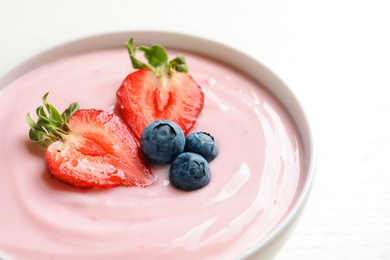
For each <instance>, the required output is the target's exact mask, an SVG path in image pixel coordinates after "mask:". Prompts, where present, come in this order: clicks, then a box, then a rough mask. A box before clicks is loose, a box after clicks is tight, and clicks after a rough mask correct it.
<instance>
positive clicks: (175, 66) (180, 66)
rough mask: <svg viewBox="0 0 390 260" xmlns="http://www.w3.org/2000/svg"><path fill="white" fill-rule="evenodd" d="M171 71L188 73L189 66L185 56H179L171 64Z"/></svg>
mask: <svg viewBox="0 0 390 260" xmlns="http://www.w3.org/2000/svg"><path fill="white" fill-rule="evenodd" d="M169 68H170V70H176V71H179V72H186V73H187V72H188V68H187V64H186V61H185V59H184V56H183V55H180V56H177V57H176V58H174V59H173V60H171V61H170V62H169Z"/></svg>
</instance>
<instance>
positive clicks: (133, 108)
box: [117, 39, 204, 138]
mask: <svg viewBox="0 0 390 260" xmlns="http://www.w3.org/2000/svg"><path fill="white" fill-rule="evenodd" d="M126 46H127V49H128V51H129V54H130V58H131V61H132V64H133V67H134V68H135V69H137V70H136V71H135V72H133V73H131V74H129V75H128V76H127V77H126V78H125V80H124V81H123V83H122V85H121V86H120V88H119V89H118V91H117V102H118V105H119V109H120V111H121V113H122V115H123V118H124V119H125V121H126V123H127V124H128V126H129V127H130V129H131V130H132V131H133V132H134V134H135V135H136V136H137V137H138V138H139V137H140V136H141V134H142V131H143V130H144V128H145V127H146V126H147V125H148V124H150V123H151V122H153V121H156V120H161V119H165V120H171V121H173V122H175V123H176V124H178V125H179V126H180V127H181V128H182V129H183V131H184V133H185V134H188V132H189V130H190V129H191V128H192V127H193V125H194V124H195V122H196V119H197V117H198V115H199V113H200V111H201V110H202V108H203V102H204V94H203V92H202V89H201V87H200V86H199V85H198V84H197V83H196V82H195V81H194V80H193V79H192V77H191V76H190V75H189V74H188V70H187V66H186V63H185V60H184V57H183V56H178V57H177V58H175V59H173V60H172V61H170V62H168V55H167V53H166V50H165V49H164V48H163V47H162V46H160V45H153V46H152V47H147V46H138V48H137V49H139V50H141V51H143V52H144V53H145V58H146V59H147V60H148V61H149V64H145V63H142V62H141V61H139V60H137V59H136V58H135V52H136V48H135V47H134V42H133V39H130V40H129V42H128V43H127V45H126Z"/></svg>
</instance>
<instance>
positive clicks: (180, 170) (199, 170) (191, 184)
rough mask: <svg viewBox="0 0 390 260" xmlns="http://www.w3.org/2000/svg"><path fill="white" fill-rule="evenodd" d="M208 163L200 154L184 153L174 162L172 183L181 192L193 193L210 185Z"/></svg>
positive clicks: (171, 170)
mask: <svg viewBox="0 0 390 260" xmlns="http://www.w3.org/2000/svg"><path fill="white" fill-rule="evenodd" d="M210 178H211V175H210V169H209V165H208V162H207V161H206V159H204V158H203V157H202V156H200V155H199V154H195V153H188V152H186V153H182V154H180V155H179V156H177V157H176V159H175V160H174V161H173V162H172V165H171V168H170V170H169V179H170V181H171V183H172V184H173V185H174V186H175V187H176V188H179V189H181V190H185V191H192V190H197V189H200V188H203V187H204V186H206V185H207V184H209V183H210Z"/></svg>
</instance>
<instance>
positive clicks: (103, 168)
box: [26, 94, 155, 188]
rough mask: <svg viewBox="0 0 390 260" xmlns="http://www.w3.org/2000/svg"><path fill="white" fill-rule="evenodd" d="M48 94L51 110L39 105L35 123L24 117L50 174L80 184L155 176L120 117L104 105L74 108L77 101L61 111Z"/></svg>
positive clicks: (132, 182) (131, 182) (129, 182)
mask: <svg viewBox="0 0 390 260" xmlns="http://www.w3.org/2000/svg"><path fill="white" fill-rule="evenodd" d="M46 97H47V94H46V95H45V96H44V98H43V103H44V104H45V106H46V108H47V111H48V112H49V113H48V114H49V116H47V115H46V113H45V112H44V110H43V107H40V108H38V110H37V114H38V118H39V119H38V121H37V123H35V122H34V121H33V120H32V119H31V117H30V116H29V115H27V118H26V119H27V121H28V123H29V124H30V126H31V130H30V139H31V140H32V141H35V142H38V143H39V144H40V145H42V146H43V147H47V149H46V152H45V158H46V163H47V165H48V168H49V170H50V172H51V173H52V175H53V176H54V177H56V178H57V179H59V180H61V181H63V182H65V183H68V184H70V185H73V186H75V187H79V188H91V187H99V188H108V187H114V186H120V185H124V186H140V187H143V186H148V185H151V184H152V183H153V182H154V180H155V177H154V176H153V174H152V173H151V172H150V170H149V168H148V166H147V165H146V163H145V161H144V159H143V156H142V154H141V151H140V148H139V145H138V142H137V140H136V139H135V138H134V137H133V135H132V134H131V132H130V131H129V129H128V128H127V126H126V124H125V123H124V122H123V121H122V120H121V119H120V118H119V117H117V116H115V115H113V114H110V113H108V112H105V111H102V110H95V109H82V110H78V105H77V104H72V105H71V106H70V107H69V109H67V110H66V111H65V112H64V113H63V114H62V115H59V113H58V112H57V110H56V109H55V108H54V107H53V106H52V105H50V104H48V103H47V102H46ZM72 106H73V107H72ZM67 111H68V112H67Z"/></svg>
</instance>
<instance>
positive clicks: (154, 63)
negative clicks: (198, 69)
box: [126, 38, 188, 77]
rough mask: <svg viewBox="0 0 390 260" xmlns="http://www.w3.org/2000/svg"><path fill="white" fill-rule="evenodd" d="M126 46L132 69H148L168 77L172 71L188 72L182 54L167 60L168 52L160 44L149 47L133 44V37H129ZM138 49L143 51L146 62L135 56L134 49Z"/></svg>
mask: <svg viewBox="0 0 390 260" xmlns="http://www.w3.org/2000/svg"><path fill="white" fill-rule="evenodd" d="M126 48H127V50H128V52H129V55H130V60H131V63H132V65H133V68H134V69H148V70H150V71H153V72H154V73H155V74H156V75H157V76H167V77H170V76H171V75H172V74H173V73H174V72H176V71H177V72H185V73H187V72H188V68H187V65H186V62H185V59H184V56H183V55H179V56H178V57H176V58H174V59H173V60H171V61H169V62H168V60H169V59H168V54H167V51H166V50H165V48H164V47H163V46H161V45H158V44H154V45H152V46H151V47H149V46H145V45H140V46H138V47H137V46H135V45H134V39H133V38H130V39H129V41H128V42H127V43H126ZM137 49H138V50H140V51H142V52H143V53H144V57H145V58H146V60H147V61H148V64H146V63H143V62H142V61H140V60H138V59H136V58H135V53H136V51H137Z"/></svg>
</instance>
